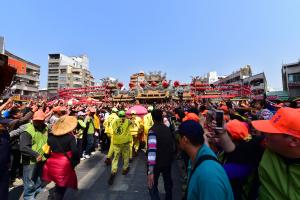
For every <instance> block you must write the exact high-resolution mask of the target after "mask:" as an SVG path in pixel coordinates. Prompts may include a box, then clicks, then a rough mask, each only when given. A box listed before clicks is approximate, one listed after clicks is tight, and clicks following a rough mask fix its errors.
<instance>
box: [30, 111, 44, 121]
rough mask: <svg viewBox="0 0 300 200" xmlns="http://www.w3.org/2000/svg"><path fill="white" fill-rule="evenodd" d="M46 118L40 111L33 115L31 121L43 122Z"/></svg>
mask: <svg viewBox="0 0 300 200" xmlns="http://www.w3.org/2000/svg"><path fill="white" fill-rule="evenodd" d="M45 118H46V115H45V113H44V112H43V111H42V110H38V111H36V112H35V113H34V114H33V118H32V120H41V121H44V120H45Z"/></svg>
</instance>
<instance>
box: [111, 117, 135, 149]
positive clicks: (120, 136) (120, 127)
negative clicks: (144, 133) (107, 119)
mask: <svg viewBox="0 0 300 200" xmlns="http://www.w3.org/2000/svg"><path fill="white" fill-rule="evenodd" d="M130 125H131V122H130V121H129V120H128V119H125V121H124V122H122V119H117V120H115V122H114V123H113V138H114V139H113V144H125V143H128V142H131V140H132V136H131V134H130V130H129V126H130Z"/></svg>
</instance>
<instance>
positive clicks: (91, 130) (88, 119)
mask: <svg viewBox="0 0 300 200" xmlns="http://www.w3.org/2000/svg"><path fill="white" fill-rule="evenodd" d="M84 122H85V124H86V125H88V130H87V133H88V134H90V135H93V134H94V133H95V126H94V120H93V118H92V117H90V116H87V117H86V118H85V120H84Z"/></svg>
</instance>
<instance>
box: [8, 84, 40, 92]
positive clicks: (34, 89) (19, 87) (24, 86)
mask: <svg viewBox="0 0 300 200" xmlns="http://www.w3.org/2000/svg"><path fill="white" fill-rule="evenodd" d="M11 89H12V90H26V91H31V92H38V91H39V89H38V86H33V85H29V84H19V85H14V86H13V87H12V88H11Z"/></svg>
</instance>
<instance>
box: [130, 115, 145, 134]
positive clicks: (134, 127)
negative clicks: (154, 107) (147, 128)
mask: <svg viewBox="0 0 300 200" xmlns="http://www.w3.org/2000/svg"><path fill="white" fill-rule="evenodd" d="M141 127H142V119H141V118H140V117H137V116H136V117H134V120H132V124H131V125H130V127H129V129H130V133H131V135H137V134H138V133H139V132H140V129H141Z"/></svg>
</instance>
